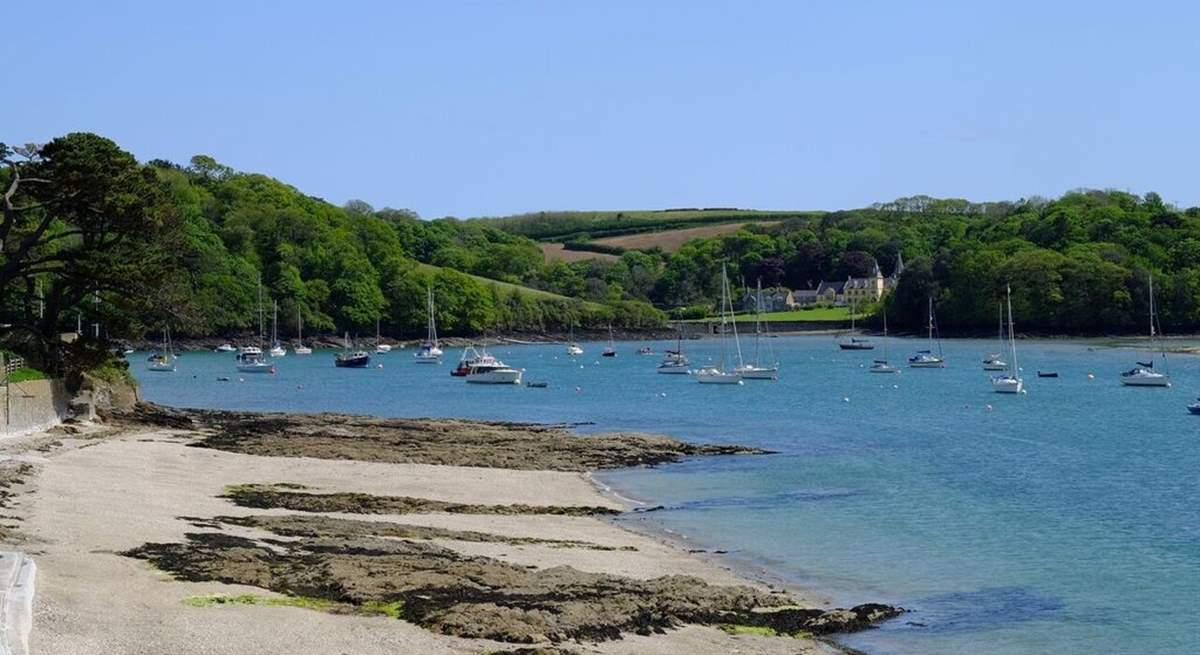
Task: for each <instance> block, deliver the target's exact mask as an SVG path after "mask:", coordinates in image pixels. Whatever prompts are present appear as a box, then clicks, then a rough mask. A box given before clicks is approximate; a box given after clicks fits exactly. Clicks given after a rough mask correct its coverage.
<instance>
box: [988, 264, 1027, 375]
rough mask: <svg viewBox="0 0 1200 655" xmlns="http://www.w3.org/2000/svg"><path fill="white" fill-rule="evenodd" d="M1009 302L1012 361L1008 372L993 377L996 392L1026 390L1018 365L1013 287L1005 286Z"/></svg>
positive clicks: (1009, 350)
mask: <svg viewBox="0 0 1200 655" xmlns="http://www.w3.org/2000/svg"><path fill="white" fill-rule="evenodd" d="M1005 293H1006V294H1007V298H1008V299H1007V303H1008V358H1009V360H1011V361H1010V363H1009V368H1008V373H1007V374H1006V375H997V376H996V377H993V378H992V391H995V392H996V393H1021V392H1022V391H1024V390H1025V381H1024V380H1022V379H1021V369H1020V367H1019V366H1017V337H1016V333H1015V332H1014V329H1013V314H1012V287H1008V286H1006V287H1005Z"/></svg>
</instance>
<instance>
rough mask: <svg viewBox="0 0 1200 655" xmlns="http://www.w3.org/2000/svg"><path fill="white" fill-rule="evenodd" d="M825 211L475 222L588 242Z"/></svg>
mask: <svg viewBox="0 0 1200 655" xmlns="http://www.w3.org/2000/svg"><path fill="white" fill-rule="evenodd" d="M822 214H824V212H819V211H794V210H781V211H769V210H757V209H732V208H710V209H664V210H626V211H590V212H589V211H563V212H536V213H528V214H518V215H516V216H505V217H498V218H486V219H472V221H486V222H487V223H488V224H489V225H491V226H493V227H496V228H499V229H501V230H504V231H506V232H509V233H511V234H519V235H521V236H525V237H529V238H531V239H534V240H537V241H559V242H568V241H587V240H589V239H600V238H603V237H615V236H621V235H626V234H635V233H639V232H658V231H664V230H674V229H680V228H685V227H694V226H698V225H710V224H717V223H745V222H752V221H780V220H786V219H789V218H799V217H819V216H821V215H822Z"/></svg>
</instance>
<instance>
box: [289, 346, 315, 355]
mask: <svg viewBox="0 0 1200 655" xmlns="http://www.w3.org/2000/svg"><path fill="white" fill-rule="evenodd" d="M292 354H293V355H311V354H312V348H309V347H308V346H297V347H296V348H295V349H294V350H292Z"/></svg>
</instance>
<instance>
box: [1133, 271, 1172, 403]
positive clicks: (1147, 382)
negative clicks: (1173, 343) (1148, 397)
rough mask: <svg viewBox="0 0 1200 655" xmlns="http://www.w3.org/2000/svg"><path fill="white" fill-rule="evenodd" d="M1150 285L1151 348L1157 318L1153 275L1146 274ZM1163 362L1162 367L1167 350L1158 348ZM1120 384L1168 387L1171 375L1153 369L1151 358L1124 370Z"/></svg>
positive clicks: (1156, 327) (1165, 361)
mask: <svg viewBox="0 0 1200 655" xmlns="http://www.w3.org/2000/svg"><path fill="white" fill-rule="evenodd" d="M1147 277H1148V278H1149V285H1150V291H1149V293H1150V348H1151V349H1153V348H1154V346H1155V344H1156V343H1157V341H1158V339H1157V337H1158V333H1159V332H1160V330H1159V329H1158V320H1157V316H1156V315H1155V313H1154V277H1153V276H1147ZM1159 352H1160V355H1161V359H1162V362H1163V368H1164V369H1165V368H1166V364H1167V351H1166V350H1165V349H1161V348H1160V350H1159ZM1121 384H1123V385H1125V386H1127V387H1169V386H1171V376H1170V374H1168V373H1167V372H1166V371H1165V370H1164V371H1163V372H1161V373H1160V372H1158V371H1156V370H1155V369H1154V359H1153V358H1151V359H1150V361H1148V362H1141V361H1139V362H1138V363H1137V366H1135V367H1133V368H1132V369H1130V370H1128V371H1125V372H1124V373H1122V374H1121Z"/></svg>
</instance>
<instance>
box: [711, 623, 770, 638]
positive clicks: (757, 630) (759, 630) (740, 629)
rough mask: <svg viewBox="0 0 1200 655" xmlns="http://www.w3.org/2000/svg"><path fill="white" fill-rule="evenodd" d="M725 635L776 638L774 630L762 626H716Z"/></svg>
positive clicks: (730, 624)
mask: <svg viewBox="0 0 1200 655" xmlns="http://www.w3.org/2000/svg"><path fill="white" fill-rule="evenodd" d="M717 627H718V628H720V629H721V632H724V633H725V634H727V635H758V636H759V637H778V636H779V633H778V632H775V629H774V628H768V627H766V626H762V625H743V624H741V623H722V624H721V625H719V626H717Z"/></svg>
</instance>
